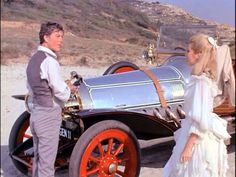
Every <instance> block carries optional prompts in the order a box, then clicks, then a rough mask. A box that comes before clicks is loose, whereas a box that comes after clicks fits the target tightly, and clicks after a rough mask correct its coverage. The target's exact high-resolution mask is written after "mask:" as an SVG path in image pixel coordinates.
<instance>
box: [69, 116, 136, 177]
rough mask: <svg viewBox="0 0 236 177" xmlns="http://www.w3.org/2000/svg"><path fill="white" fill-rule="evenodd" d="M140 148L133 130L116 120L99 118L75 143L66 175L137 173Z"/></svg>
mask: <svg viewBox="0 0 236 177" xmlns="http://www.w3.org/2000/svg"><path fill="white" fill-rule="evenodd" d="M139 172H140V148H139V144H138V141H137V138H136V137H135V135H134V133H133V132H132V131H131V130H130V128H129V127H127V126H126V125H124V124H123V123H121V122H119V121H114V120H107V121H102V122H99V123H97V124H95V125H93V126H91V127H90V128H89V129H87V130H86V131H85V133H84V134H82V136H81V137H80V138H79V140H78V142H77V143H76V145H75V147H74V149H73V152H72V155H71V159H70V166H69V176H70V177H92V176H104V177H105V176H107V177H114V176H122V177H137V176H139Z"/></svg>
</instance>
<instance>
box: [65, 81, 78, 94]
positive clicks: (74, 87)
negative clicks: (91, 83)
mask: <svg viewBox="0 0 236 177" xmlns="http://www.w3.org/2000/svg"><path fill="white" fill-rule="evenodd" d="M66 83H67V85H68V87H69V89H70V91H71V93H75V92H76V90H77V87H76V86H74V85H73V84H71V82H66Z"/></svg>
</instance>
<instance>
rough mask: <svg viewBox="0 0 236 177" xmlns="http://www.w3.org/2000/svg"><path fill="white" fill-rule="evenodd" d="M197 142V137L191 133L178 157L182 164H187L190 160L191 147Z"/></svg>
mask: <svg viewBox="0 0 236 177" xmlns="http://www.w3.org/2000/svg"><path fill="white" fill-rule="evenodd" d="M197 140H198V135H196V134H194V133H191V134H190V136H189V138H188V140H187V143H186V145H185V147H184V150H183V152H182V154H181V156H180V161H181V162H182V163H184V162H188V161H189V160H190V159H191V157H192V153H193V146H194V144H196V142H197Z"/></svg>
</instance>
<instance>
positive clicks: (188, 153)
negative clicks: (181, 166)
mask: <svg viewBox="0 0 236 177" xmlns="http://www.w3.org/2000/svg"><path fill="white" fill-rule="evenodd" d="M192 153H193V152H192V147H185V148H184V150H183V152H182V154H181V156H180V161H181V162H182V163H184V162H188V161H189V160H190V159H191V157H192Z"/></svg>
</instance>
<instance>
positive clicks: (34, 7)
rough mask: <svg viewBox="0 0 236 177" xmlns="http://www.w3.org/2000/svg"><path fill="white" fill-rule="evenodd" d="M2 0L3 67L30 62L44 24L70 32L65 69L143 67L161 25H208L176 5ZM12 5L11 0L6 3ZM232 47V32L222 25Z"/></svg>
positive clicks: (132, 1) (129, 0)
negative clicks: (122, 64) (121, 64)
mask: <svg viewBox="0 0 236 177" xmlns="http://www.w3.org/2000/svg"><path fill="white" fill-rule="evenodd" d="M6 1H7V0H5V1H1V3H2V4H1V64H5V65H10V64H13V63H27V61H28V58H29V57H30V56H31V53H32V52H34V50H35V48H36V46H37V45H38V43H39V41H38V31H39V27H40V23H42V22H45V21H50V20H51V21H57V22H60V23H61V24H62V25H63V26H64V28H65V31H66V34H65V41H64V47H63V50H62V52H61V53H60V62H61V64H63V65H85V66H86V65H89V66H91V67H99V66H104V65H106V66H109V65H111V64H112V63H114V62H117V61H120V60H127V61H131V62H134V63H136V64H139V63H144V62H143V61H142V59H141V55H142V51H143V50H144V49H145V48H146V46H147V44H148V43H156V37H157V34H158V33H159V27H160V26H161V25H163V24H183V23H187V24H202V25H204V24H209V23H212V22H206V21H203V20H201V19H198V18H195V17H193V16H191V15H190V14H188V13H186V12H184V11H183V10H182V9H178V8H176V7H174V6H170V5H164V4H161V3H144V2H142V1H137V0H136V1H135V0H126V1H125V0H101V1H100V0H99V1H97V0H60V1H57V0H36V1H32V0H10V2H11V3H7V2H6ZM8 1H9V0H8ZM217 25H218V26H219V29H220V30H219V31H220V32H223V34H224V37H226V38H227V39H226V40H228V41H230V43H232V41H234V32H235V31H234V30H235V29H232V28H230V27H227V26H224V25H219V24H217Z"/></svg>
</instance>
